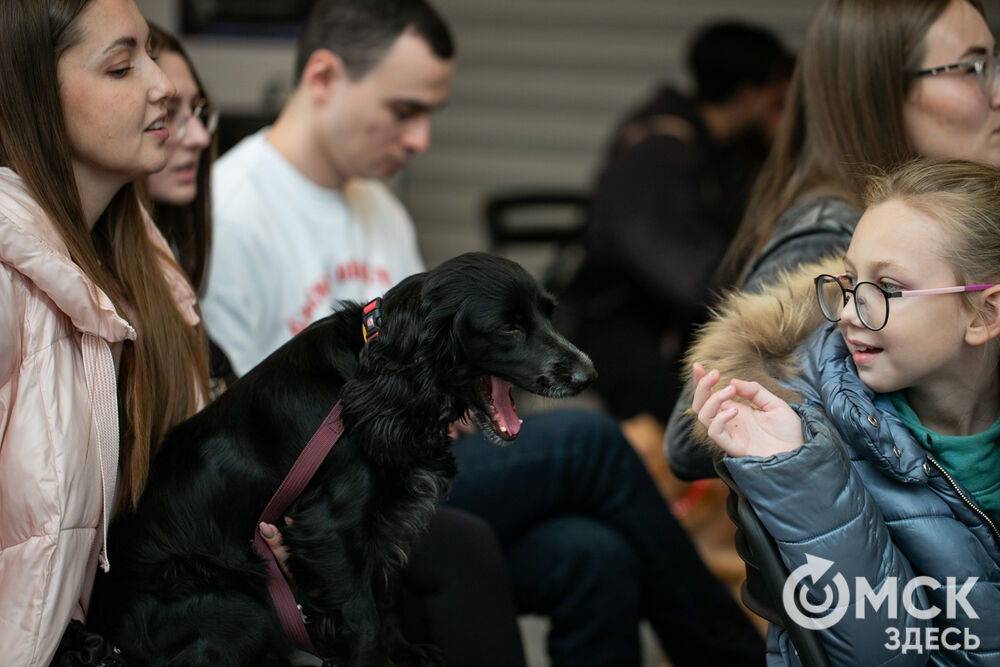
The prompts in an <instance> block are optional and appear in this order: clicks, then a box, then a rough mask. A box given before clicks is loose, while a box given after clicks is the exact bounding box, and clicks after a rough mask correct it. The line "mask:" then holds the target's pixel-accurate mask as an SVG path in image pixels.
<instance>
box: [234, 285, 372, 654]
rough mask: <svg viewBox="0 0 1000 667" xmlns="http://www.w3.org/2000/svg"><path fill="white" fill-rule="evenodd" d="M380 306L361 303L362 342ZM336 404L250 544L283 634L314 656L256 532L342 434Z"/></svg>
mask: <svg viewBox="0 0 1000 667" xmlns="http://www.w3.org/2000/svg"><path fill="white" fill-rule="evenodd" d="M381 305H382V299H380V298H379V299H375V300H373V301H371V302H369V303H368V304H367V305H365V306H364V308H363V310H362V324H361V335H362V336H363V337H364V340H365V343H367V342H368V341H369V340H371V339H372V338H374V337H375V336H377V335H378V333H379V327H380V326H381V324H382V315H381V312H380V306H381ZM340 407H341V406H340V401H337V404H336V405H335V406H333V409H332V410H330V414H328V415H327V416H326V419H324V420H323V423H322V424H320V425H319V428H318V429H316V432H315V433H313V436H312V437H311V438H309V442H307V443H306V446H305V447H304V448H303V449H302V453H301V454H299V457H298V458H297V459H295V463H294V464H293V465H292V469H291V470H289V471H288V475H287V476H286V477H285V479H284V481H282V482H281V486H279V487H278V490H277V491H275V492H274V495H273V496H272V497H271V500H270V501H269V502H268V503H267V507H265V508H264V511H263V512H262V513H261V515H260V518H259V519H258V520H257V528H256V529H255V530H254V536H253V546H254V549H255V550H256V551H257V555H258V556H260V557H261V558H262V559H264V561H266V562H267V571H268V579H267V592H268V593H270V595H271V602H273V603H274V609H275V610H276V611H277V612H278V620H279V621H280V622H281V627H282V629H283V630H284V631H285V636H286V637H288V639H289V640H291V642H292V643H293V644H295V646H296V647H298V648H299V649H301V650H303V651H306V652H307V653H312V654H313V655H317V653H316V648H315V647H314V646H313V643H312V639H311V638H310V637H309V632H308V630H306V624H305V621H304V620H303V618H302V611H301V610H300V609H299V606H298V604H296V602H295V596H294V595H293V594H292V589H291V588H290V587H289V585H288V581H287V580H286V579H285V576H284V574H282V572H281V568H279V567H278V561H277V560H276V559H275V558H274V553H273V552H272V551H271V548H270V547H268V546H267V543H266V542H265V541H264V536H263V535H261V534H260V524H261V523H271V524H274V525H279V524H278V519H279V518H280V517H281V516H282V515H283V514H284V513H285V510H287V509H288V506H289V505H291V504H292V502H293V501H294V500H295V499H296V498H298V497H299V494H301V493H302V490H303V489H305V488H306V485H307V484H308V483H309V480H311V479H312V478H313V475H315V474H316V471H317V470H318V469H319V467H320V465H321V464H322V463H323V459H325V458H326V455H327V454H329V453H330V450H331V449H333V446H334V445H335V444H337V441H338V440H340V436H342V435H343V434H344V423H343V422H342V421H341V419H340Z"/></svg>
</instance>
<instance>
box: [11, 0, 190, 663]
mask: <svg viewBox="0 0 1000 667" xmlns="http://www.w3.org/2000/svg"><path fill="white" fill-rule="evenodd" d="M148 32H149V31H148V28H147V26H146V22H145V20H144V19H143V18H142V15H141V14H140V13H139V11H138V9H137V8H136V6H135V4H134V3H133V1H132V0H0V656H2V658H0V661H2V662H3V663H4V664H8V665H47V664H49V662H50V661H51V660H52V658H53V656H54V655H55V653H56V650H57V647H58V645H59V643H60V639H61V638H62V637H63V634H64V631H65V630H66V629H67V625H68V624H70V621H71V620H72V619H77V620H82V619H83V618H84V616H85V613H86V606H87V600H88V597H89V590H90V586H91V583H92V581H93V578H94V575H95V572H96V568H97V566H98V563H100V564H101V565H102V566H103V567H105V568H107V567H108V565H109V564H108V563H107V561H106V559H105V558H104V557H103V552H104V549H103V547H104V540H105V534H106V530H107V524H108V522H109V521H110V519H111V517H112V515H113V514H114V513H115V512H116V511H128V509H129V508H130V507H131V506H132V505H134V503H135V502H136V500H137V499H138V497H139V495H140V493H141V492H142V489H143V484H144V483H145V479H146V474H147V471H148V467H149V460H150V458H151V456H152V455H153V453H154V450H155V445H156V443H158V442H160V440H161V438H162V436H163V434H164V432H165V431H166V430H167V429H168V428H169V427H170V426H171V425H173V424H175V423H177V422H178V421H180V420H182V419H184V418H185V417H187V416H189V415H190V414H191V413H193V412H194V411H195V410H196V409H197V407H198V406H199V405H200V403H201V402H202V400H203V397H204V396H206V392H207V372H206V360H205V353H204V340H203V336H202V333H201V332H200V329H199V328H198V327H196V326H194V325H196V324H197V323H198V316H197V313H196V304H195V297H194V293H193V292H192V290H191V289H190V287H189V286H188V284H187V282H186V280H185V278H184V276H183V274H182V272H181V271H180V269H179V268H178V267H177V264H176V263H175V262H174V260H173V258H172V256H171V254H170V251H169V249H168V248H167V246H166V244H165V243H164V242H163V239H162V237H161V236H160V234H159V233H158V232H157V230H156V228H155V226H154V225H153V224H152V223H151V221H150V219H149V217H148V216H147V215H146V214H145V213H144V212H143V210H142V208H141V206H140V205H139V202H138V199H137V197H136V193H135V190H134V186H133V185H132V182H133V180H134V179H136V178H138V177H143V176H145V175H146V174H149V173H151V172H154V171H156V170H158V169H160V168H162V167H163V166H164V163H165V161H166V152H165V143H166V141H167V138H168V135H169V130H168V129H167V127H165V125H164V118H165V101H166V99H167V97H168V96H169V95H170V94H171V93H172V92H173V91H172V86H171V84H170V82H169V81H168V80H167V78H166V77H165V76H164V75H163V73H162V72H161V71H160V69H159V68H158V67H157V65H156V63H155V62H154V61H153V60H152V59H151V58H150V56H149V54H148V53H147V50H146V45H147V40H148ZM74 627H75V628H77V629H79V628H80V626H79V625H74ZM69 635H70V633H67V636H69Z"/></svg>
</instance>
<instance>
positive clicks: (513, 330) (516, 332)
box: [499, 324, 524, 336]
mask: <svg viewBox="0 0 1000 667" xmlns="http://www.w3.org/2000/svg"><path fill="white" fill-rule="evenodd" d="M499 332H500V334H501V335H503V336H520V335H522V334H524V329H522V328H521V327H519V326H517V325H516V324H504V325H503V326H501V327H500V329H499Z"/></svg>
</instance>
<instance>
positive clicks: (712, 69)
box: [688, 21, 795, 102]
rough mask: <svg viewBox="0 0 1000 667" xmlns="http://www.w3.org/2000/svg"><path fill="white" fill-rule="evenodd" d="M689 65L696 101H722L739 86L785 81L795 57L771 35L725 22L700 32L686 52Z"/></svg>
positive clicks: (761, 30) (750, 27) (759, 29)
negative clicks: (696, 96) (695, 90)
mask: <svg viewBox="0 0 1000 667" xmlns="http://www.w3.org/2000/svg"><path fill="white" fill-rule="evenodd" d="M688 66H689V67H690V69H691V72H692V74H694V79H695V84H696V86H697V95H698V99H700V100H702V101H705V102H722V101H725V100H727V99H729V98H730V97H731V96H732V95H733V93H735V92H736V91H737V90H738V89H739V87H740V86H742V85H747V84H749V85H751V86H761V85H764V84H766V83H769V82H771V81H786V80H788V79H789V78H790V77H791V75H792V69H793V68H794V66H795V58H794V56H792V54H791V53H789V52H788V51H787V50H786V49H785V47H784V46H783V45H782V44H781V42H780V41H779V40H778V38H777V37H776V36H775V35H774V34H773V33H772V32H770V31H768V30H765V29H764V28H759V27H756V26H751V25H748V24H746V23H741V22H738V21H726V22H720V23H713V24H710V25H708V26H705V27H704V28H702V29H701V31H700V32H699V33H698V35H697V36H696V37H695V39H694V41H693V42H692V43H691V48H690V50H689V51H688Z"/></svg>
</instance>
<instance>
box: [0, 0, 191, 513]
mask: <svg viewBox="0 0 1000 667" xmlns="http://www.w3.org/2000/svg"><path fill="white" fill-rule="evenodd" d="M88 1H89V0H3V2H0V166H5V167H8V168H10V169H11V170H13V171H14V172H15V173H17V174H18V175H19V176H20V177H21V179H22V180H23V181H24V183H25V186H26V187H27V188H28V190H29V191H30V192H31V193H32V195H33V196H34V197H35V199H36V201H37V202H38V204H39V205H40V206H41V207H42V209H43V210H44V211H45V212H46V213H47V214H48V216H49V218H50V219H51V221H52V224H53V225H54V227H55V228H56V230H57V231H58V233H59V235H60V237H61V238H62V240H63V242H64V243H65V244H66V247H67V249H68V251H69V255H70V257H71V258H72V260H73V261H74V262H75V263H76V264H77V265H78V266H79V267H80V268H81V269H82V270H83V272H84V273H85V274H86V275H87V276H88V277H89V278H90V279H91V280H93V282H94V284H95V285H97V287H98V288H100V289H101V290H102V291H103V292H105V293H106V294H107V295H108V297H110V298H111V300H112V302H113V303H114V304H115V308H116V309H117V310H118V312H119V313H120V314H122V315H123V316H125V318H126V319H127V320H129V321H130V322H131V323H132V325H133V326H134V327H135V330H136V340H135V341H134V342H126V343H125V345H124V346H123V349H122V356H121V365H120V370H119V382H118V399H119V405H120V412H119V414H120V427H121V441H120V442H121V446H120V457H119V465H120V469H121V475H120V482H119V484H120V489H119V494H118V497H119V498H120V499H121V500H122V502H124V503H127V504H130V505H134V504H135V503H136V501H137V500H138V498H139V495H140V494H141V492H142V489H143V486H144V485H145V482H146V476H147V474H148V471H149V461H150V459H151V457H152V454H153V453H154V452H155V450H156V447H157V446H158V445H159V442H160V440H161V439H162V438H163V435H164V434H165V432H166V431H167V429H168V428H169V427H170V426H172V425H174V424H176V423H177V422H179V421H181V420H182V419H184V418H186V417H188V416H189V415H191V414H192V413H193V412H194V411H195V410H196V409H197V407H198V404H199V401H200V400H202V397H205V396H207V395H208V393H207V392H208V389H207V387H208V385H207V382H208V380H207V375H208V373H207V361H206V358H205V351H204V341H203V335H202V333H201V331H200V330H196V329H194V328H192V327H190V326H188V325H187V323H186V322H185V321H184V318H183V316H182V315H181V313H180V311H179V310H178V308H177V307H176V305H175V303H174V301H173V298H172V297H171V294H170V290H169V287H168V286H167V282H166V280H165V278H164V276H163V273H162V270H161V266H162V262H163V261H172V259H170V258H164V257H162V256H161V255H162V254H163V253H161V252H157V250H156V248H155V246H154V245H153V244H152V243H151V242H150V239H149V237H148V235H147V232H146V227H145V225H144V223H143V218H142V215H143V211H142V207H141V205H140V203H139V199H138V196H137V195H136V191H135V187H134V185H132V184H127V185H125V186H123V187H122V189H121V190H120V191H119V192H118V193H117V194H116V195H115V196H114V198H113V199H112V201H111V203H110V204H109V205H108V207H107V209H105V211H104V213H103V214H102V215H101V217H100V218H99V219H98V221H97V223H96V224H95V225H94V227H93V229H92V230H88V228H87V224H86V220H85V217H84V213H83V205H82V203H81V200H80V195H79V191H78V189H77V184H76V180H75V177H74V173H73V167H72V150H71V146H70V143H69V139H68V138H67V134H66V128H65V124H64V122H63V113H62V106H61V104H60V101H59V93H58V84H59V81H58V75H57V70H56V64H57V62H58V60H59V58H60V57H61V55H62V54H63V53H65V51H66V50H67V49H68V48H70V47H71V46H72V45H73V44H75V43H76V41H77V40H79V39H80V34H79V27H78V26H77V25H76V24H75V23H74V22H75V19H76V17H77V16H78V15H79V13H80V12H81V11H82V10H83V8H84V7H85V6H86V4H87V2H88Z"/></svg>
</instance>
